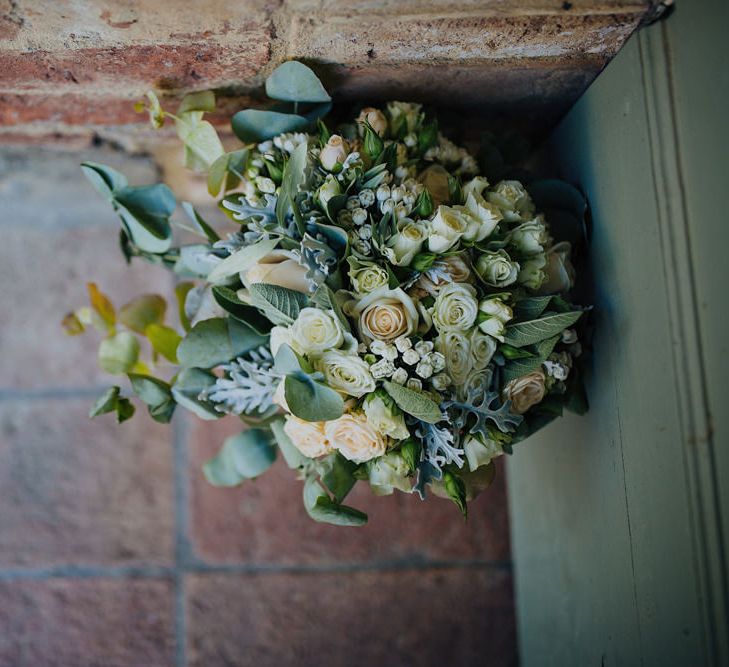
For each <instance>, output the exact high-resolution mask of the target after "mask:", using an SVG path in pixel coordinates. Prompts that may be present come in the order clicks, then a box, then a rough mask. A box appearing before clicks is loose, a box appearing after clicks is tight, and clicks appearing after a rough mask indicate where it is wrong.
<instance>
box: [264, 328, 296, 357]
mask: <svg viewBox="0 0 729 667" xmlns="http://www.w3.org/2000/svg"><path fill="white" fill-rule="evenodd" d="M282 345H288V346H289V347H290V348H292V349H294V350H296V351H297V352H298V353H299V354H303V352H302V351H301V350H299V349H298V348H297V346H296V345H295V344H294V337H293V334H292V333H291V329H290V328H289V327H282V326H275V327H273V328H272V329H271V331H270V339H269V346H270V348H271V354H272V355H273V356H274V357H275V356H276V354H277V353H278V351H279V350H280V349H281V346H282Z"/></svg>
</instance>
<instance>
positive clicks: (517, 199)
mask: <svg viewBox="0 0 729 667" xmlns="http://www.w3.org/2000/svg"><path fill="white" fill-rule="evenodd" d="M487 199H488V200H489V201H490V202H491V203H492V204H496V205H497V206H498V207H499V208H500V209H501V212H502V214H503V216H504V220H507V221H509V222H519V221H521V220H529V219H530V218H533V217H534V202H533V201H532V198H531V197H530V196H529V193H528V192H527V191H526V188H525V187H524V186H523V185H522V184H521V183H520V182H519V181H501V182H500V183H497V184H496V187H494V189H493V190H491V191H490V192H489V193H488V194H487Z"/></svg>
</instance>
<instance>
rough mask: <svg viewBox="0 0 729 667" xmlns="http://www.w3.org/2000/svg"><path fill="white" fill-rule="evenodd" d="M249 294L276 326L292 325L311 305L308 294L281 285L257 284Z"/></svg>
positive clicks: (252, 300)
mask: <svg viewBox="0 0 729 667" xmlns="http://www.w3.org/2000/svg"><path fill="white" fill-rule="evenodd" d="M249 292H250V295H251V303H252V304H253V305H254V306H255V307H256V308H260V309H261V310H262V311H263V312H264V313H265V314H266V317H268V319H269V320H271V322H273V323H274V324H291V323H292V322H293V321H294V320H295V319H296V318H297V317H298V316H299V313H300V312H301V309H302V308H305V307H306V306H307V305H308V303H309V298H308V297H307V296H306V294H302V293H301V292H297V291H296V290H292V289H288V288H286V287H280V286H279V285H269V284H267V283H255V284H253V285H251V286H250V288H249Z"/></svg>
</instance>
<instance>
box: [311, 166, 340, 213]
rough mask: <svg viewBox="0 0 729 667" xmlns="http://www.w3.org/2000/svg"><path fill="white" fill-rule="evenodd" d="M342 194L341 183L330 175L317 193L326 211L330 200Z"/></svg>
mask: <svg viewBox="0 0 729 667" xmlns="http://www.w3.org/2000/svg"><path fill="white" fill-rule="evenodd" d="M340 194H342V188H341V187H340V186H339V181H338V180H337V179H336V178H335V177H334V176H332V175H331V174H329V175H328V176H327V177H326V178H325V179H324V183H322V184H321V185H320V186H319V189H318V190H317V191H316V198H317V199H318V200H319V203H320V204H321V206H322V208H323V209H326V207H327V204H328V203H329V200H330V199H331V198H332V197H336V196H337V195H340Z"/></svg>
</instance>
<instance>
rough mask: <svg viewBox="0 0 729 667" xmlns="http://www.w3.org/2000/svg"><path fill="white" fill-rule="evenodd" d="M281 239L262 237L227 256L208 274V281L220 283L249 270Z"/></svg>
mask: <svg viewBox="0 0 729 667" xmlns="http://www.w3.org/2000/svg"><path fill="white" fill-rule="evenodd" d="M278 242H279V239H261V240H260V241H258V242H257V243H254V244H253V245H249V246H246V247H244V248H241V249H240V250H238V251H237V252H234V253H233V254H232V255H230V257H226V258H225V259H224V260H223V261H222V262H220V263H219V264H218V265H217V266H216V267H215V268H214V269H213V270H212V271H211V272H210V274H209V275H208V282H211V283H219V282H222V281H223V280H225V279H226V278H228V277H229V276H233V275H236V274H238V273H241V272H243V271H247V270H248V269H250V268H251V267H252V266H253V265H254V264H256V263H257V262H258V261H260V260H261V259H263V258H264V257H265V256H266V255H268V253H270V252H271V251H272V250H273V249H274V248H275V247H276V246H277V245H278Z"/></svg>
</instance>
